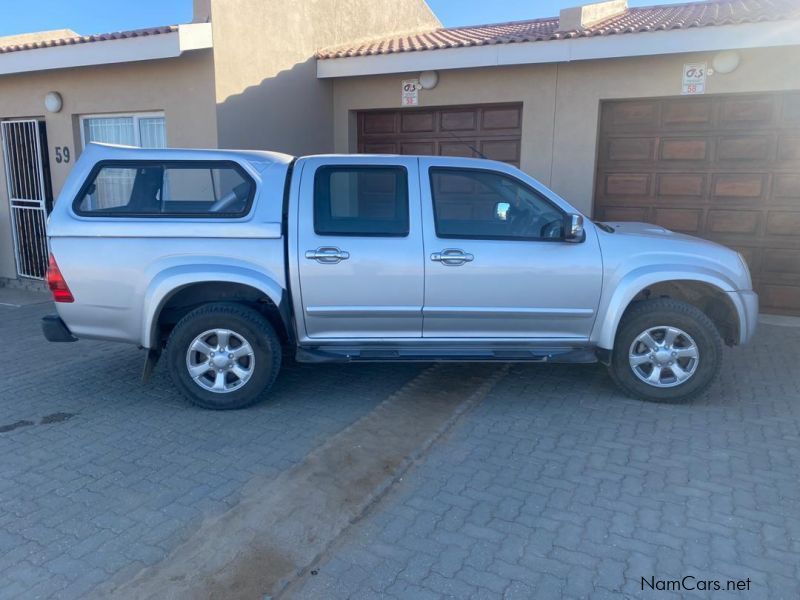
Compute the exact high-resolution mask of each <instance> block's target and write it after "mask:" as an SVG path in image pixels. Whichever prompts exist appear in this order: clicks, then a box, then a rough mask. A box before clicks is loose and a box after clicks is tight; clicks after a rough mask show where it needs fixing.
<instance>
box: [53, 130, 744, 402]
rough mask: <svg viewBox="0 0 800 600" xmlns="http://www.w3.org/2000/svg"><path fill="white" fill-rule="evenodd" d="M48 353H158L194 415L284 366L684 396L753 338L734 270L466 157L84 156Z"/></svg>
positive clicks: (714, 255) (261, 385) (665, 234)
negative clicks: (505, 372) (473, 368)
mask: <svg viewBox="0 0 800 600" xmlns="http://www.w3.org/2000/svg"><path fill="white" fill-rule="evenodd" d="M48 234H49V243H50V251H51V256H50V270H49V274H48V281H49V285H50V288H51V290H52V292H53V295H54V299H55V301H56V306H57V310H58V315H57V316H56V315H53V316H50V317H46V318H45V320H44V322H43V329H44V334H45V336H46V337H47V339H49V340H51V341H61V342H63V341H74V340H76V339H77V338H87V339H90V338H91V339H101V340H115V341H120V342H128V343H132V344H137V345H139V346H141V347H142V348H145V349H147V351H148V352H147V358H146V360H145V373H146V374H147V373H149V372H151V371H152V369H153V367H154V366H155V364H156V361H158V359H159V357H160V355H161V354H162V353H166V361H167V364H168V368H169V371H170V373H171V375H172V377H173V379H174V382H175V385H176V387H177V388H178V389H180V390H181V391H182V392H183V393H184V394H185V395H186V396H188V398H189V399H190V400H192V401H193V402H194V403H196V404H198V405H200V406H203V407H206V408H214V409H228V408H240V407H243V406H246V405H249V404H251V403H253V402H255V401H256V400H257V399H259V398H260V397H262V396H263V395H264V394H265V392H266V391H267V390H268V389H269V387H270V386H271V385H272V383H273V381H274V380H275V377H276V376H277V374H278V370H279V368H280V365H281V357H282V356H283V355H286V354H287V353H291V354H293V355H294V357H295V359H296V360H298V361H301V362H347V361H533V362H573V363H590V362H596V361H600V362H602V363H604V364H606V365H608V367H609V371H610V374H611V377H612V378H613V379H614V380H615V381H616V382H617V383H618V384H619V385H620V386H621V387H622V389H623V390H624V391H626V392H627V393H629V394H631V395H635V396H638V397H641V398H644V399H648V400H656V401H677V400H683V399H687V398H691V397H693V396H696V395H697V394H699V393H701V392H702V391H703V390H705V389H706V388H707V387H708V386H709V384H710V383H711V382H712V380H713V379H714V377H715V376H716V375H717V373H718V372H719V369H720V361H721V359H722V344H723V342H724V343H727V344H729V345H735V344H744V343H746V342H747V341H748V340H749V339H750V338H751V336H752V335H753V332H754V329H755V326H756V320H757V313H758V297H757V296H756V294H755V293H754V292H753V291H752V284H751V280H750V274H749V272H748V269H747V265H746V264H745V262H744V260H743V259H742V257H741V256H740V255H739V254H737V253H736V252H734V251H732V250H729V249H727V248H724V247H722V246H719V245H717V244H714V243H711V242H708V241H704V240H700V239H696V238H692V237H689V236H685V235H680V234H677V233H673V232H671V231H667V230H665V229H662V228H661V227H657V226H654V225H647V224H643V223H599V222H592V221H590V220H589V219H587V218H585V217H583V216H582V215H580V214H579V213H578V211H576V210H575V209H574V208H573V207H572V206H570V205H569V204H568V203H567V202H566V201H564V200H563V199H562V198H560V197H558V196H557V195H556V194H555V193H553V192H552V191H551V190H549V189H547V188H546V187H545V186H543V185H542V184H541V183H539V182H538V181H536V180H535V179H533V178H531V177H529V176H528V175H526V174H525V173H523V172H521V171H520V170H518V169H516V168H514V167H511V166H509V165H506V164H503V163H499V162H493V161H488V160H479V159H467V158H449V157H434V156H378V155H369V156H366V155H365V156H347V155H329V156H307V157H303V158H293V157H290V156H286V155H283V154H277V153H272V152H256V151H224V150H142V149H134V148H126V147H114V146H102V145H95V144H90V145H89V146H88V147H87V148H86V150H85V152H84V153H83V154H82V156H81V158H80V160H79V161H78V162H77V164H76V165H75V167H74V169H73V171H72V173H71V174H70V176H69V178H68V180H67V182H66V184H65V185H64V187H63V190H62V192H61V195H60V197H59V199H58V201H57V203H56V205H55V209H54V210H53V213H52V215H51V216H50V221H49V224H48Z"/></svg>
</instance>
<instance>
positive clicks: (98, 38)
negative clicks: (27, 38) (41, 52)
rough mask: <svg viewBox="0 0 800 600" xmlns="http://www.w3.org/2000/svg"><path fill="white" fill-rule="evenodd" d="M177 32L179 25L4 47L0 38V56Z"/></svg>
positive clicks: (60, 38)
mask: <svg viewBox="0 0 800 600" xmlns="http://www.w3.org/2000/svg"><path fill="white" fill-rule="evenodd" d="M176 31H178V26H177V25H165V26H162V27H149V28H146V29H132V30H130V31H117V32H114V33H99V34H96V35H77V34H76V35H74V36H67V37H56V38H52V39H45V40H38V41H32V42H26V43H12V44H6V45H3V39H2V38H0V54H8V53H9V52H20V51H22V50H36V49H39V48H52V47H54V46H73V45H76V44H89V43H93V42H105V41H108V40H124V39H128V38H137V37H145V36H151V35H161V34H164V33H174V32H176Z"/></svg>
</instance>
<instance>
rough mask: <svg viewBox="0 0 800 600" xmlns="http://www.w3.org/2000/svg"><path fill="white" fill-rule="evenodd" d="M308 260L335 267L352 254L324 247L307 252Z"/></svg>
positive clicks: (331, 247)
mask: <svg viewBox="0 0 800 600" xmlns="http://www.w3.org/2000/svg"><path fill="white" fill-rule="evenodd" d="M306 258H307V259H309V260H315V261H317V262H318V263H322V264H325V265H335V264H336V263H339V262H342V261H343V260H347V259H348V258H350V253H349V252H347V251H346V250H339V248H335V247H333V246H322V247H320V248H317V249H316V250H306Z"/></svg>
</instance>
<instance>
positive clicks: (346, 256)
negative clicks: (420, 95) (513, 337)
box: [293, 157, 425, 340]
mask: <svg viewBox="0 0 800 600" xmlns="http://www.w3.org/2000/svg"><path fill="white" fill-rule="evenodd" d="M298 166H299V167H301V168H302V172H301V173H300V186H299V192H298V201H297V203H296V205H295V209H296V210H297V213H296V214H297V216H298V218H297V220H296V221H295V224H294V225H295V226H296V227H297V230H296V237H295V239H296V240H297V244H298V245H297V248H296V249H294V250H295V252H294V256H295V259H296V267H297V273H299V290H297V289H295V290H293V291H294V293H295V297H297V294H298V292H299V295H300V298H301V310H302V319H303V324H299V326H301V325H304V326H305V336H301V337H305V338H308V339H337V338H339V339H342V340H351V339H355V338H381V339H387V338H419V337H421V336H422V302H423V286H424V279H425V276H424V272H423V269H424V257H423V253H422V250H423V245H422V228H421V214H420V198H419V175H418V164H417V159H416V158H402V157H389V158H387V157H357V158H354V157H333V158H332V157H319V158H309V159H304V160H303V161H302V162H301V164H300V165H298ZM295 307H296V310H297V304H295ZM298 312H299V311H298Z"/></svg>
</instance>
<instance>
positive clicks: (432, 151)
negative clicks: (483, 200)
mask: <svg viewBox="0 0 800 600" xmlns="http://www.w3.org/2000/svg"><path fill="white" fill-rule="evenodd" d="M521 134H522V104H493V105H481V106H453V107H448V108H411V109H409V108H404V109H401V110H377V111H363V112H359V113H358V151H359V152H362V153H366V154H425V155H434V156H466V157H479V156H480V155H479V152H480V153H481V154H483V155H484V156H485V157H486V158H491V159H493V160H501V161H503V162H507V163H509V164H512V165H514V166H517V167H518V166H519V151H520V137H521Z"/></svg>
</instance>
